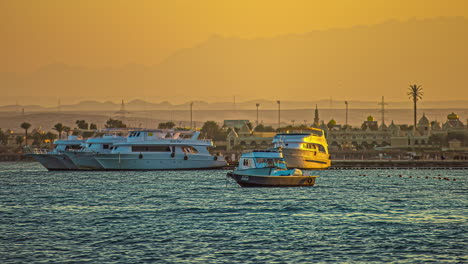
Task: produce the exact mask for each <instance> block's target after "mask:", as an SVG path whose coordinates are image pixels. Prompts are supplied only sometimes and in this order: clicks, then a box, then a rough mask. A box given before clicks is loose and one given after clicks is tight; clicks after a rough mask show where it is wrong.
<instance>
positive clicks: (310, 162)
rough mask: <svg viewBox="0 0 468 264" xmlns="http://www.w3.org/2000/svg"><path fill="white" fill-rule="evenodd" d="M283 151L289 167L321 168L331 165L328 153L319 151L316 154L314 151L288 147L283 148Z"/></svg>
mask: <svg viewBox="0 0 468 264" xmlns="http://www.w3.org/2000/svg"><path fill="white" fill-rule="evenodd" d="M282 152H283V157H284V159H285V160H286V164H287V165H288V168H297V169H309V170H312V169H319V170H320V169H327V168H328V167H330V166H331V160H330V159H329V158H328V157H329V155H328V154H322V153H318V154H317V155H315V152H314V151H308V150H302V149H288V148H283V149H282Z"/></svg>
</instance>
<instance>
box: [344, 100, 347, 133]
mask: <svg viewBox="0 0 468 264" xmlns="http://www.w3.org/2000/svg"><path fill="white" fill-rule="evenodd" d="M344 103H345V105H346V122H345V129H348V101H344Z"/></svg>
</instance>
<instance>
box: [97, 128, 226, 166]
mask: <svg viewBox="0 0 468 264" xmlns="http://www.w3.org/2000/svg"><path fill="white" fill-rule="evenodd" d="M199 136H200V132H198V131H174V130H144V131H133V132H131V133H130V134H129V135H128V137H127V141H126V142H122V143H116V144H114V147H113V149H112V150H111V152H110V153H109V154H102V155H98V156H96V157H95V159H96V160H97V161H98V162H99V164H101V166H102V167H103V168H104V169H107V170H173V169H209V168H220V167H224V166H226V165H227V163H226V161H225V160H224V157H223V156H220V155H212V154H211V153H210V152H209V149H210V148H212V147H213V142H212V141H211V140H200V139H198V137H199Z"/></svg>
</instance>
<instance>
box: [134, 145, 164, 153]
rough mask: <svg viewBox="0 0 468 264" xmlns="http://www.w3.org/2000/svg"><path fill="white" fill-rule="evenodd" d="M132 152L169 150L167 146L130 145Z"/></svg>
mask: <svg viewBox="0 0 468 264" xmlns="http://www.w3.org/2000/svg"><path fill="white" fill-rule="evenodd" d="M132 152H171V147H169V146H132Z"/></svg>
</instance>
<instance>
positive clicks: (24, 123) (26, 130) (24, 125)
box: [21, 122, 31, 146]
mask: <svg viewBox="0 0 468 264" xmlns="http://www.w3.org/2000/svg"><path fill="white" fill-rule="evenodd" d="M30 127H31V124H29V123H28V122H23V123H22V124H21V128H22V129H24V130H25V134H26V137H25V139H26V143H25V145H26V146H27V145H28V129H29V128H30Z"/></svg>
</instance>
